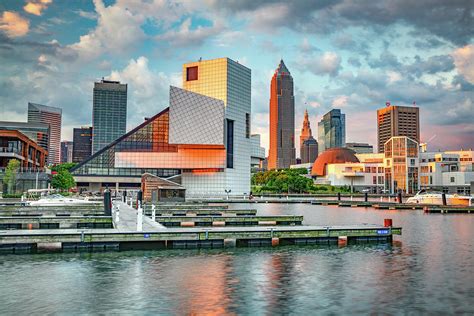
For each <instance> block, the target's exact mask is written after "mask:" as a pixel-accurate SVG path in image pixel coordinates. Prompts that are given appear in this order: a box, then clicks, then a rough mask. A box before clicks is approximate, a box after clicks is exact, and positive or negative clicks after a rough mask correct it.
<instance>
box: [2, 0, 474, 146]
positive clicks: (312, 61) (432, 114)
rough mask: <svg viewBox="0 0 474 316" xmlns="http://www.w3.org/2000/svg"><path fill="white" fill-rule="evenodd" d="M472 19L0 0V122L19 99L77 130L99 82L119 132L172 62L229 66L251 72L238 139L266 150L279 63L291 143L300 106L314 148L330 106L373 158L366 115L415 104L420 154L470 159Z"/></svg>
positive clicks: (407, 1)
mask: <svg viewBox="0 0 474 316" xmlns="http://www.w3.org/2000/svg"><path fill="white" fill-rule="evenodd" d="M473 10H474V1H472V0H465V1H463V0H449V1H446V0H417V1H412V0H398V1H373V0H359V1H349V0H320V1H265V0H228V1H218V0H186V1H184V0H183V1H166V0H142V1H140V0H117V1H105V0H94V1H86V0H74V1H66V0H62V1H60V0H25V1H23V0H2V1H1V2H0V66H1V67H0V70H1V71H0V117H1V118H0V120H9V121H26V112H27V104H28V102H35V103H40V104H45V105H51V106H57V107H61V108H62V109H63V130H62V139H63V140H71V139H72V128H73V127H79V126H86V125H91V120H92V91H93V90H92V89H93V85H94V81H98V80H100V79H101V78H102V77H104V78H106V79H111V80H119V81H121V82H122V83H127V84H128V89H129V90H128V122H127V127H128V129H131V128H133V127H135V126H136V125H138V124H139V123H141V122H142V121H143V119H144V117H150V116H152V115H153V114H156V113H158V112H159V111H160V110H162V109H164V108H166V107H167V106H168V99H169V86H170V85H174V86H178V87H181V85H182V84H181V66H182V64H183V63H186V62H190V61H196V60H198V59H199V58H202V59H213V58H219V57H229V58H231V59H233V60H236V61H239V62H240V63H241V64H244V65H245V66H247V67H249V68H250V69H251V70H252V133H259V134H261V135H262V146H264V147H266V148H267V149H268V121H269V117H268V113H269V91H270V79H271V77H272V75H273V73H274V71H275V69H276V67H277V66H278V63H279V61H280V59H283V60H284V62H285V64H286V66H287V67H288V69H289V70H290V72H291V74H292V76H293V80H294V85H295V108H296V117H295V127H296V131H295V139H296V140H298V139H299V133H300V130H301V127H302V121H303V113H304V110H305V109H307V110H308V112H309V115H310V122H311V127H312V131H313V136H315V138H316V137H317V122H318V121H319V120H320V119H321V116H322V115H324V114H325V113H326V112H328V111H329V110H330V109H332V108H340V109H341V110H342V111H343V113H345V114H346V141H347V142H368V143H370V144H372V145H374V148H375V147H376V137H377V126H376V110H377V109H378V108H382V107H384V106H385V103H386V102H390V103H391V104H392V105H408V106H411V105H413V102H416V105H417V106H419V107H420V120H421V140H422V141H427V140H430V139H431V140H430V142H429V144H428V148H429V149H431V150H440V149H441V150H448V149H449V150H457V149H461V148H464V149H466V148H474V102H473V100H474V17H473ZM296 143H298V142H296ZM297 147H298V146H297ZM298 151H299V150H298Z"/></svg>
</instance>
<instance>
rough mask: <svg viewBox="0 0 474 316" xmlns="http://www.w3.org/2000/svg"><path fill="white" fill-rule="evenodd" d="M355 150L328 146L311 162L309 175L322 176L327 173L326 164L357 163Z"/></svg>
mask: <svg viewBox="0 0 474 316" xmlns="http://www.w3.org/2000/svg"><path fill="white" fill-rule="evenodd" d="M359 162H360V161H359V159H358V158H357V157H356V155H355V152H354V151H352V150H350V149H347V148H342V147H338V148H329V149H327V150H325V151H324V152H323V153H322V154H321V155H319V156H318V158H317V159H316V161H315V162H314V164H313V168H312V170H311V175H312V176H316V177H324V176H326V175H327V166H328V165H332V164H344V163H359Z"/></svg>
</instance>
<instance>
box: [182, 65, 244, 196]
mask: <svg viewBox="0 0 474 316" xmlns="http://www.w3.org/2000/svg"><path fill="white" fill-rule="evenodd" d="M183 88H184V89H186V90H188V91H192V92H196V93H200V94H203V95H205V96H208V97H212V98H215V99H218V100H222V101H224V106H225V142H224V143H225V147H226V167H227V168H226V169H225V170H224V172H219V175H216V176H215V177H216V180H215V181H216V182H217V183H216V185H220V186H221V187H227V188H229V189H230V190H232V194H234V193H235V194H243V193H247V194H248V193H250V155H251V153H250V150H251V142H250V134H251V131H250V114H251V70H250V69H249V68H247V67H245V66H243V65H241V64H239V63H238V62H235V61H233V60H231V59H229V58H218V59H213V60H200V61H197V62H192V63H187V64H184V65H183ZM189 179H191V178H189ZM183 181H184V182H186V181H187V179H186V177H183ZM193 181H194V180H193ZM219 182H220V183H219ZM194 185H196V186H199V183H195V184H192V183H189V182H188V184H187V187H192V186H194Z"/></svg>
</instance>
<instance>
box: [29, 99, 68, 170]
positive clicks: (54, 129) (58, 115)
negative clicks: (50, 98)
mask: <svg viewBox="0 0 474 316" xmlns="http://www.w3.org/2000/svg"><path fill="white" fill-rule="evenodd" d="M61 122H62V109H60V108H56V107H52V106H46V105H41V104H36V103H28V123H41V124H47V125H48V126H49V137H48V164H56V163H59V162H60V157H61V124H62V123H61Z"/></svg>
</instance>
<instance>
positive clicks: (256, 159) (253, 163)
mask: <svg viewBox="0 0 474 316" xmlns="http://www.w3.org/2000/svg"><path fill="white" fill-rule="evenodd" d="M250 142H251V146H252V148H251V151H250V169H251V170H252V171H257V170H259V171H260V170H263V161H264V160H265V148H263V147H262V146H260V134H252V135H250Z"/></svg>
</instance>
